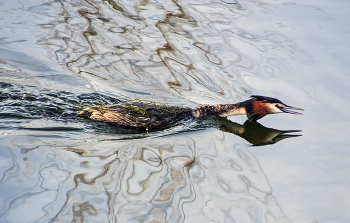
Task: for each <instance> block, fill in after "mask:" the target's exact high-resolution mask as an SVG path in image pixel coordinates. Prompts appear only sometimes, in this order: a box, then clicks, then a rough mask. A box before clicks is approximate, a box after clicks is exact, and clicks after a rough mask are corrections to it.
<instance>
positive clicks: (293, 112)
mask: <svg viewBox="0 0 350 223" xmlns="http://www.w3.org/2000/svg"><path fill="white" fill-rule="evenodd" d="M278 108H279V109H281V111H283V112H285V113H289V114H294V115H302V113H300V112H296V111H291V110H298V111H304V109H302V108H297V107H292V106H288V105H285V106H284V107H278Z"/></svg>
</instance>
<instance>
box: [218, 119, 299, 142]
mask: <svg viewBox="0 0 350 223" xmlns="http://www.w3.org/2000/svg"><path fill="white" fill-rule="evenodd" d="M220 130H221V131H224V132H230V133H233V134H235V135H238V136H240V137H242V138H244V139H245V140H247V141H248V142H250V143H251V144H253V146H263V145H269V144H274V143H276V142H278V141H281V140H283V139H286V138H292V137H298V136H301V135H291V134H288V133H294V132H300V131H301V130H278V129H272V128H266V127H265V126H263V125H261V124H260V123H258V122H248V121H246V122H245V123H244V124H243V125H240V124H238V123H235V122H231V121H230V120H228V119H226V118H220Z"/></svg>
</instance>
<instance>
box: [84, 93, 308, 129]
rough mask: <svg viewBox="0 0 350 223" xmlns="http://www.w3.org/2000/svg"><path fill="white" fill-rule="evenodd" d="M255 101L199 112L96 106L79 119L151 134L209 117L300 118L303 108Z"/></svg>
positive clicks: (257, 98)
mask: <svg viewBox="0 0 350 223" xmlns="http://www.w3.org/2000/svg"><path fill="white" fill-rule="evenodd" d="M251 97H252V98H251V99H249V100H246V101H243V102H239V103H236V104H219V105H202V106H200V107H197V108H194V109H192V108H187V107H180V106H168V105H158V104H155V103H151V102H144V101H133V102H126V103H120V104H115V105H107V106H93V107H90V108H86V109H84V110H83V111H81V112H80V113H79V114H78V116H82V117H87V118H90V119H93V120H96V121H100V122H106V123H109V124H112V125H116V126H121V127H127V128H136V129H140V130H151V129H159V128H164V127H167V126H170V125H173V124H175V123H177V122H179V121H183V120H184V121H188V120H194V119H197V118H206V117H209V116H221V117H228V116H233V115H244V114H246V115H247V117H248V121H250V122H253V121H256V120H258V119H261V118H262V117H264V116H266V115H268V114H275V113H282V112H284V113H290V114H296V115H301V113H299V112H295V111H291V110H289V109H294V110H302V111H303V109H301V108H296V107H291V106H288V105H286V104H284V103H283V102H281V101H280V100H278V99H276V98H270V97H264V96H259V95H252V96H251Z"/></svg>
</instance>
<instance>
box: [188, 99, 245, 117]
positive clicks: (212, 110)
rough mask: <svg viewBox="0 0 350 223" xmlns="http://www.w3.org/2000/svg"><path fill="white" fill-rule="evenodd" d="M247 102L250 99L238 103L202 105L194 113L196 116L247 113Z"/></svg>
mask: <svg viewBox="0 0 350 223" xmlns="http://www.w3.org/2000/svg"><path fill="white" fill-rule="evenodd" d="M247 102H248V101H244V102H239V103H237V104H220V105H202V106H200V107H198V108H195V109H194V110H193V112H192V115H193V116H194V117H196V118H199V117H206V116H212V115H218V116H221V117H228V116H234V115H244V114H247V110H246V107H247V105H248V103H247Z"/></svg>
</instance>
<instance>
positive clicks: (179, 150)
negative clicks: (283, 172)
mask: <svg viewBox="0 0 350 223" xmlns="http://www.w3.org/2000/svg"><path fill="white" fill-rule="evenodd" d="M208 135H210V136H211V137H210V139H207V140H204V139H203V138H204V137H208ZM85 137H89V135H87V136H85ZM102 137H104V136H102ZM67 139H68V140H69V141H71V145H67V143H65V142H66V141H67ZM12 140H16V142H14V141H12ZM74 141H77V142H74ZM84 141H85V142H84ZM53 142H56V143H54V144H53ZM50 144H51V145H50ZM55 144H56V145H55ZM2 145H3V148H2V150H1V151H2V153H3V154H2V157H3V159H4V162H3V163H4V164H7V165H4V166H2V168H3V174H2V180H1V185H2V188H3V190H6V191H8V192H7V193H6V194H4V195H3V196H2V199H3V204H4V206H3V209H2V211H1V213H2V219H4V220H7V221H10V222H22V221H21V219H22V216H23V215H24V216H26V215H30V214H29V213H31V219H32V220H33V221H34V220H39V221H40V222H47V221H48V220H50V219H52V221H53V222H68V221H71V220H72V219H73V220H74V221H76V222H90V221H92V222H104V221H107V219H109V220H110V221H112V222H114V221H121V222H126V221H135V222H144V221H146V222H148V221H157V222H179V221H180V222H182V221H186V222H192V221H198V220H203V221H208V220H212V221H217V222H246V220H248V221H252V222H265V221H267V220H268V219H275V221H278V222H289V220H288V219H287V218H286V216H285V215H284V213H283V212H282V210H281V209H280V207H279V205H278V203H277V202H276V200H275V198H274V196H273V195H272V189H271V187H270V185H269V183H268V181H267V179H266V176H265V175H264V173H263V172H262V170H261V169H260V166H259V164H258V162H257V160H256V158H255V157H254V156H253V155H252V154H251V153H250V152H249V151H248V149H247V148H246V147H245V144H244V143H243V144H242V141H241V140H239V139H238V138H237V137H236V136H234V135H232V134H225V133H222V132H221V131H219V130H216V129H208V130H206V131H202V132H201V134H198V133H195V134H180V135H173V136H167V137H161V138H154V139H152V140H150V139H142V140H136V141H133V142H131V141H119V142H118V143H116V141H114V140H112V141H110V140H106V139H105V140H102V141H99V142H96V141H95V140H89V139H81V140H77V139H75V140H73V139H69V138H66V139H57V138H56V139H55V137H54V136H50V135H46V136H45V137H42V138H40V139H39V138H37V137H34V136H32V137H26V136H16V137H8V138H7V140H2ZM28 145H36V146H35V148H31V146H28ZM57 145H59V146H57ZM64 145H66V146H64ZM6 147H7V148H6ZM59 147H61V149H59ZM17 148H21V150H18V149H17ZM83 148H85V149H83ZM72 151H73V152H76V153H77V154H76V153H72ZM6 153H7V154H6ZM78 154H82V155H81V156H79V155H78ZM5 157H6V158H5ZM13 187H15V188H13ZM6 188H8V189H6ZM57 210H59V212H58V213H57V212H56V211H57ZM17 213H22V214H21V216H19V215H18V214H17ZM26 221H28V220H26ZM30 221H31V220H30Z"/></svg>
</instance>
